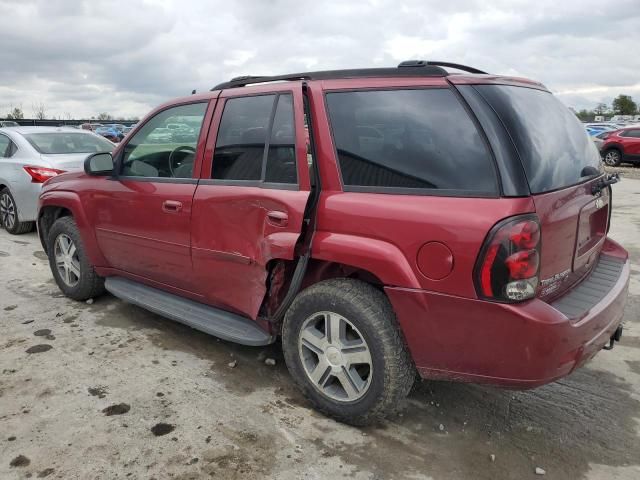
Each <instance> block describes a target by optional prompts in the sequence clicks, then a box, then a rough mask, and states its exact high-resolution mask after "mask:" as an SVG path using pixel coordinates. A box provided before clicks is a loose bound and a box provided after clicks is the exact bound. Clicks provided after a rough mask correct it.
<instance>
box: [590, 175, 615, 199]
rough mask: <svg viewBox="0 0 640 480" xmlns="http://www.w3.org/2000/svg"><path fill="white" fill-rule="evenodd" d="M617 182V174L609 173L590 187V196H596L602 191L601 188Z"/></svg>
mask: <svg viewBox="0 0 640 480" xmlns="http://www.w3.org/2000/svg"><path fill="white" fill-rule="evenodd" d="M619 181H620V174H619V173H609V174H607V175H605V176H604V177H602V178H601V179H600V180H598V181H597V182H596V183H594V184H593V185H592V186H591V194H592V195H597V194H598V193H600V192H601V191H602V189H603V188H605V187H607V186H609V185H613V184H614V183H618V182H619Z"/></svg>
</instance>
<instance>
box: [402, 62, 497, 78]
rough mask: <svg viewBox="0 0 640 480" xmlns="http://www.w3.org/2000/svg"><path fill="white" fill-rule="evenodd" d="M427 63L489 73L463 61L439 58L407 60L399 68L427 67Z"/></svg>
mask: <svg viewBox="0 0 640 480" xmlns="http://www.w3.org/2000/svg"><path fill="white" fill-rule="evenodd" d="M427 65H433V66H438V67H448V68H455V69H457V70H462V71H464V72H469V73H479V74H482V75H488V74H487V72H483V71H482V70H478V69H477V68H474V67H469V66H468V65H462V64H461V63H452V62H441V61H438V60H406V61H404V62H401V63H400V64H399V65H398V68H407V67H425V66H427Z"/></svg>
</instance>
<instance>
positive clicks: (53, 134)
mask: <svg viewBox="0 0 640 480" xmlns="http://www.w3.org/2000/svg"><path fill="white" fill-rule="evenodd" d="M113 147H114V145H113V144H112V143H111V142H108V141H107V140H105V139H103V138H102V137H99V136H97V135H94V134H93V133H90V132H85V131H82V130H77V129H71V128H67V127H8V128H3V129H2V131H0V227H3V228H4V229H6V230H7V232H9V233H12V234H21V233H26V232H29V231H31V230H33V225H34V223H33V222H34V221H35V220H36V217H37V206H38V195H39V194H40V189H41V188H42V184H43V183H44V182H45V181H46V180H48V179H49V178H51V177H54V176H56V175H58V174H60V173H64V172H65V171H73V170H80V169H82V165H83V161H84V159H85V158H86V156H87V154H89V153H95V152H110V151H112V150H113Z"/></svg>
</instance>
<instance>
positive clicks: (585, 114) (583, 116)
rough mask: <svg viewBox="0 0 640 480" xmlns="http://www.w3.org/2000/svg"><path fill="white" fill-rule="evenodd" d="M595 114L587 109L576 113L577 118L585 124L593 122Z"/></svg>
mask: <svg viewBox="0 0 640 480" xmlns="http://www.w3.org/2000/svg"><path fill="white" fill-rule="evenodd" d="M593 113H594V112H591V111H589V110H587V109H585V108H583V109H582V110H580V111H578V112H576V116H577V117H578V118H579V119H580V120H581V121H583V122H590V121H591V120H593Z"/></svg>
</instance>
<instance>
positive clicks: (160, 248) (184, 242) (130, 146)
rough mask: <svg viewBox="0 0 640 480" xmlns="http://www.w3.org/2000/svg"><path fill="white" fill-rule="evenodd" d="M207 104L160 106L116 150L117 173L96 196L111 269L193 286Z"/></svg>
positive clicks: (99, 230) (100, 232)
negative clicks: (193, 235) (194, 221)
mask: <svg viewBox="0 0 640 480" xmlns="http://www.w3.org/2000/svg"><path fill="white" fill-rule="evenodd" d="M208 106H209V103H208V102H206V101H205V102H199V103H191V104H185V105H179V106H175V107H171V108H168V109H164V110H161V111H159V112H158V113H157V114H155V115H154V116H152V117H151V118H150V119H149V120H148V121H147V122H146V123H145V124H144V125H143V126H142V127H141V128H140V129H139V130H138V131H137V132H136V133H135V134H134V135H133V136H132V137H131V138H130V139H128V140H125V141H126V142H127V143H126V145H124V148H121V149H119V153H117V154H116V164H117V167H116V168H118V169H119V175H117V176H115V177H114V178H113V179H112V180H110V181H106V182H104V183H105V189H104V190H101V191H100V192H96V194H95V196H94V202H95V210H94V211H95V215H96V218H95V228H96V237H97V241H98V244H99V246H100V249H101V250H102V253H103V255H104V257H105V258H106V260H107V262H108V263H109V266H110V267H112V268H114V269H117V270H119V271H121V272H124V273H125V274H129V275H131V276H135V277H140V278H142V279H147V280H151V281H154V282H157V283H159V284H161V285H160V286H163V285H164V286H168V287H173V288H176V289H180V290H184V291H186V292H192V291H193V289H194V287H193V282H192V277H191V275H192V273H193V272H192V265H191V245H190V229H191V209H192V202H193V194H194V192H195V190H196V185H197V178H195V177H197V174H198V170H199V165H200V163H199V162H200V161H201V156H202V150H203V147H204V139H205V136H206V135H203V134H201V130H202V128H201V127H202V125H203V121H204V119H205V118H206V116H207V115H206V112H207V107H208ZM176 124H178V125H180V128H179V129H170V128H167V126H168V125H176ZM205 130H206V129H205ZM201 138H202V141H201V142H200V141H199V139H201Z"/></svg>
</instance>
